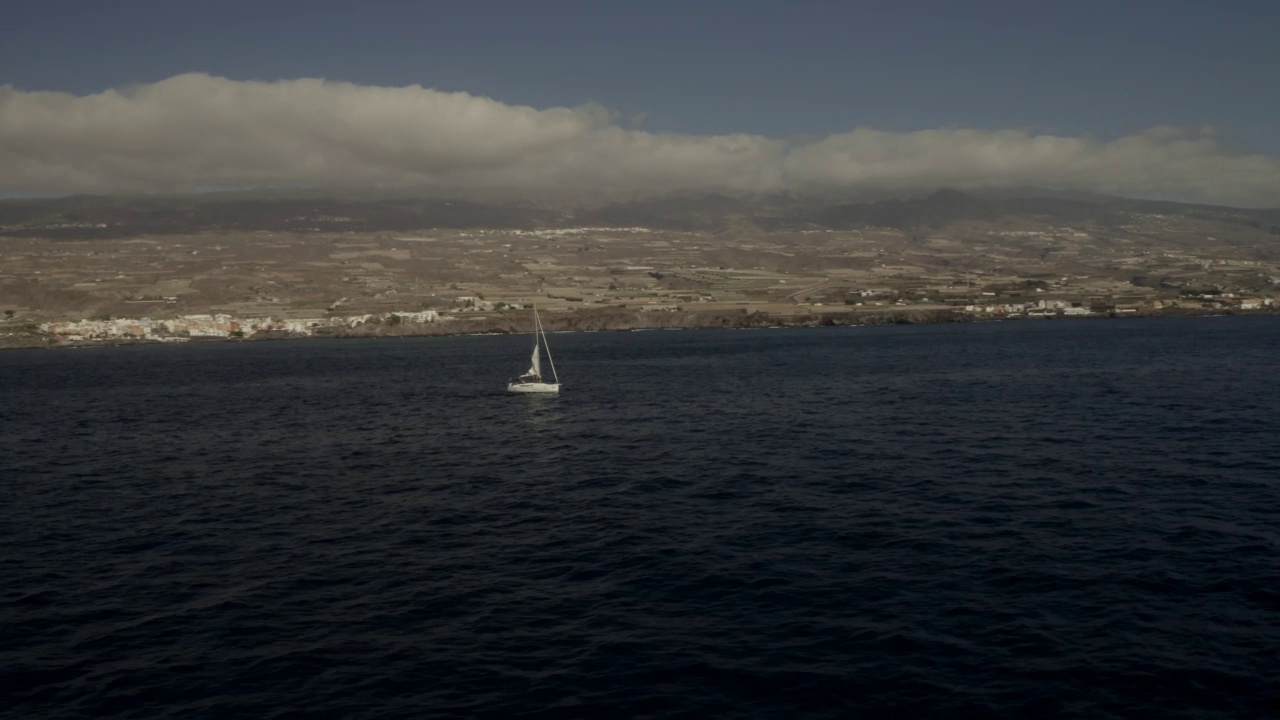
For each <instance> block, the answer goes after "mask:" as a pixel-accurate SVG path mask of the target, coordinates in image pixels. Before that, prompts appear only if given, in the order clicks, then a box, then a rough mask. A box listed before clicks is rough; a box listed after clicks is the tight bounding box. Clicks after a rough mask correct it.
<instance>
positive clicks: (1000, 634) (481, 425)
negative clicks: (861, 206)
mask: <svg viewBox="0 0 1280 720" xmlns="http://www.w3.org/2000/svg"><path fill="white" fill-rule="evenodd" d="M549 339H550V344H551V349H552V352H553V353H554V359H555V363H556V369H557V370H558V371H559V375H560V378H561V380H562V382H563V383H564V388H563V391H562V392H561V394H560V395H559V396H546V395H509V394H507V393H506V392H504V388H505V382H506V381H507V379H508V378H510V377H513V376H515V375H517V374H518V373H519V372H521V371H522V370H524V369H525V366H526V364H527V361H528V351H529V347H530V345H531V340H530V338H529V337H528V336H524V337H520V336H472V337H439V338H405V339H394V340H391V339H383V340H377V339H368V340H310V341H289V342H242V343H189V344H185V345H165V346H121V347H102V348H91V349H76V350H58V351H35V350H22V351H19V350H15V351H8V352H4V353H0V373H3V375H2V377H3V384H2V385H0V473H2V475H0V476H2V477H3V480H2V481H0V483H2V484H0V487H2V488H3V495H2V499H3V502H2V503H0V715H3V716H4V717H6V718H24V719H25V718H87V717H108V716H109V717H119V718H183V719H188V718H223V717H260V718H295V717H296V718H330V717H332V718H337V717H342V718H397V717H404V718H437V717H440V718H443V717H460V718H471V717H522V718H594V717H609V718H614V717H649V718H708V717H716V718H780V717H783V718H790V717H806V718H808V717H812V718H825V717H833V718H834V717H841V718H844V717H883V716H901V717H1009V718H1027V717H1089V718H1122V717H1123V718H1131V717H1175V716H1176V717H1189V718H1239V717H1260V716H1264V715H1274V714H1280V681H1278V680H1277V677H1280V671H1278V670H1277V668H1278V667H1280V443H1277V440H1278V439H1280V370H1278V368H1280V365H1278V364H1277V358H1278V356H1280V318H1276V317H1261V318H1239V317H1222V318H1194V319H1191V318H1188V319H1151V320H1144V319H1125V320H1109V321H1087V320H1086V321H1042V322H1030V321H1023V322H1002V323H986V324H967V325H929V326H906V325H895V326H879V327H851V328H804V329H771V330H749V331H715V330H697V331H673V332H665V331H650V332H632V333H578V334H572V333H561V334H552V335H550V336H549Z"/></svg>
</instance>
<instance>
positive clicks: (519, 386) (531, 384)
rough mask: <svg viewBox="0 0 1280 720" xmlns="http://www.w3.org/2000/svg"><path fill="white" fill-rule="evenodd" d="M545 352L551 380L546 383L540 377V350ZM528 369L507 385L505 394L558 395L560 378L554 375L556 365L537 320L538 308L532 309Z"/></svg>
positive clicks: (544, 332) (540, 322) (540, 324)
mask: <svg viewBox="0 0 1280 720" xmlns="http://www.w3.org/2000/svg"><path fill="white" fill-rule="evenodd" d="M544 348H545V349H546V351H547V362H549V363H551V379H552V382H547V381H546V379H545V378H543V377H542V361H541V359H540V357H539V356H540V355H541V352H540V351H541V350H542V349H544ZM529 363H530V364H529V369H528V370H527V371H525V374H523V375H521V376H520V377H518V378H516V379H515V380H512V381H511V382H509V383H507V392H518V393H558V392H560V378H559V376H557V375H556V363H555V361H554V360H552V359H551V346H550V345H548V344H547V333H546V331H545V330H543V329H542V321H541V320H539V319H538V306H537V305H535V306H534V307H533V358H532V359H531V360H530V361H529Z"/></svg>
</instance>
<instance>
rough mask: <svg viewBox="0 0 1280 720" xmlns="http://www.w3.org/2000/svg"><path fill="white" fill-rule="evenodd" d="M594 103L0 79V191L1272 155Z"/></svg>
mask: <svg viewBox="0 0 1280 720" xmlns="http://www.w3.org/2000/svg"><path fill="white" fill-rule="evenodd" d="M638 126H639V123H634V122H624V123H623V124H619V121H618V118H617V117H616V116H615V115H614V114H612V113H610V112H609V111H608V110H606V109H605V108H602V107H599V106H596V105H586V106H582V107H577V108H550V109H545V110H538V109H535V108H531V107H522V106H514V105H507V104H504V103H501V102H497V101H495V100H491V99H488V98H483V97H477V96H474V95H469V94H466V93H449V92H441V91H438V90H432V89H427V88H422V87H419V86H416V85H415V86H410V87H398V88H388V87H371V86H362V85H354V84H350V83H340V82H327V81H323V80H316V79H302V80H284V81H278V82H242V81H235V80H228V79H226V78H220V77H211V76H209V75H202V74H188V75H179V76H175V77H172V78H169V79H167V80H163V81H161V82H157V83H153V84H146V85H137V86H132V87H128V88H122V89H116V90H108V91H106V92H103V93H99V94H96V95H87V96H74V95H70V94H67V93H56V92H27V91H22V90H18V89H15V88H14V87H12V86H4V87H0V190H2V191H4V192H7V193H11V194H12V193H56V192H99V193H126V192H138V191H145V192H183V191H191V190H195V189H198V188H207V187H243V186H303V185H305V186H318V185H319V186H334V187H355V188H365V189H368V188H386V189H394V188H412V189H424V190H440V191H447V192H451V193H457V194H464V195H465V194H467V193H473V192H474V193H479V192H485V193H502V194H506V195H510V196H525V195H537V196H547V195H561V196H566V197H574V196H593V197H600V196H614V197H622V196H636V195H645V194H651V193H659V192H669V191H673V190H682V189H688V190H720V191H740V192H767V191H778V190H792V191H824V192H826V191H840V190H861V189H876V190H881V189H907V188H933V187H941V186H948V187H959V188H965V187H973V186H998V185H1028V184H1031V185H1043V186H1052V187H1062V188H1073V189H1081V190H1092V191H1098V192H1110V193H1116V194H1121V195H1131V196H1159V197H1169V198H1176V199H1183V200H1192V201H1202V202H1218V203H1226V204H1237V205H1274V204H1276V202H1277V198H1280V161H1277V160H1276V159H1275V158H1270V157H1266V156H1260V155H1244V154H1239V153H1235V152H1231V151H1229V150H1228V149H1226V148H1224V147H1223V146H1222V145H1221V144H1220V143H1219V142H1218V141H1217V140H1216V138H1215V137H1214V133H1213V132H1212V130H1211V129H1203V128H1201V129H1179V128H1168V127H1159V128H1153V129H1151V130H1147V131H1145V132H1141V133H1138V134H1135V135H1130V136H1126V137H1122V138H1119V139H1117V140H1112V141H1109V142H1103V141H1099V140H1095V139H1090V138H1077V137H1059V136H1053V135H1037V134H1034V133H1031V132H1028V131H1025V130H1000V131H988V130H973V129H940V130H927V131H921V132H909V133H894V132H885V131H879V130H874V129H869V128H858V129H854V130H851V131H850V132H846V133H840V134H835V135H830V136H827V137H824V138H819V139H806V140H802V141H787V140H780V139H772V138H767V137H763V136H759V135H751V134H733V135H682V134H673V133H654V132H646V131H643V130H640V129H637V128H638Z"/></svg>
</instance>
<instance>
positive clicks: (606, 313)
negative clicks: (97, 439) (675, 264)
mask: <svg viewBox="0 0 1280 720" xmlns="http://www.w3.org/2000/svg"><path fill="white" fill-rule="evenodd" d="M1275 314H1277V313H1276V312H1275V311H1272V310H1267V311H1252V312H1234V311H1230V310H1228V311H1222V310H1216V311H1214V310H1192V309H1165V310H1162V311H1150V312H1144V313H1128V314H1123V315H1122V314H1116V313H1108V314H1093V315H1084V316H1074V317H1071V316H1061V315H1058V316H1054V315H1048V316H1025V315H1012V316H991V315H977V314H974V313H969V312H964V311H962V310H952V309H893V310H875V311H871V310H831V311H826V312H803V313H795V314H787V315H781V314H771V313H768V312H763V311H753V310H748V309H746V308H743V309H741V310H737V311H710V312H707V311H704V312H698V311H687V310H681V311H674V312H645V311H640V310H629V309H623V308H601V309H592V310H573V311H569V312H564V313H548V314H545V315H544V316H543V324H544V325H545V326H546V329H547V330H548V331H549V332H627V331H634V330H694V329H729V330H734V329H736V330H745V329H760V328H782V327H848V326H859V325H932V324H942V323H978V322H996V321H1020V322H1035V321H1057V320H1099V319H1109V318H1117V317H1209V316H1247V315H1275ZM9 330H10V331H8V332H3V333H0V349H22V348H27V349H31V348H49V349H52V348H72V347H101V346H107V345H157V344H166V342H165V341H162V340H156V339H149V338H148V339H126V338H112V339H106V340H79V339H74V340H68V339H59V338H55V337H53V336H51V335H49V334H47V333H44V332H41V331H39V330H38V329H37V328H35V327H34V326H30V325H28V326H26V327H24V328H18V329H13V328H10V329H9ZM15 330H16V331H15ZM528 331H529V329H528V318H527V316H526V315H525V314H524V313H520V312H511V313H501V314H493V315H483V316H468V317H454V318H451V319H448V320H441V321H437V322H430V323H368V324H364V325H360V326H357V327H352V328H347V327H331V328H320V329H318V330H317V331H315V332H313V333H311V334H307V335H303V334H298V333H292V332H280V331H264V332H257V333H253V334H251V335H246V336H244V337H227V338H221V337H199V338H190V339H188V338H172V339H170V340H169V342H252V341H265V340H305V339H312V338H393V337H431V336H452V335H493V334H522V333H527V332H528Z"/></svg>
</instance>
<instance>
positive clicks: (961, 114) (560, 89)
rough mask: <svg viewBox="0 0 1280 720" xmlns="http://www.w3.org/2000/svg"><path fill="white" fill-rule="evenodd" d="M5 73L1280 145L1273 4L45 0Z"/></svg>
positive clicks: (687, 118)
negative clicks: (417, 92)
mask: <svg viewBox="0 0 1280 720" xmlns="http://www.w3.org/2000/svg"><path fill="white" fill-rule="evenodd" d="M14 4H16V3H10V4H8V7H7V9H5V10H3V11H0V19H3V22H0V68H2V70H0V82H3V83H11V84H14V85H16V86H18V87H20V88H23V89H28V90H36V89H48V90H65V91H70V92H73V93H77V94H83V93H90V92H97V91H101V90H104V89H106V88H109V87H115V86H120V85H124V84H128V83H135V82H151V81H156V80H160V79H163V78H165V77H169V76H171V75H176V74H179V73H183V72H189V71H199V72H207V73H210V74H214V75H222V76H226V77H229V78H232V79H260V80H274V79H280V78H297V77H324V78H328V79H335V80H347V81H352V82H356V83H360V84H379V85H406V84H413V83H417V84H421V85H423V86H426V87H435V88H439V89H444V90H463V91H467V92H470V93H474V94H479V95H485V96H489V97H493V98H495V99H498V100H501V101H503V102H506V103H513V104H528V105H532V106H534V107H539V108H545V107H550V106H558V105H566V106H574V105H579V104H582V103H585V102H588V101H594V102H598V103H600V104H602V105H604V106H606V107H609V108H612V109H614V110H617V111H619V112H621V113H623V114H624V115H625V116H633V115H639V114H644V123H645V126H646V127H649V128H651V129H654V130H661V131H678V132H694V133H716V132H733V131H746V132H756V133H762V134H766V135H770V136H789V135H794V134H803V133H813V134H825V133H830V132H835V131H840V130H846V129H849V128H852V127H855V126H859V125H870V126H873V127H877V128H880V129H885V130H895V131H900V130H918V129H924V128H935V127H947V126H971V127H979V128H1006V127H1034V128H1041V129H1046V130H1050V131H1055V132H1062V133H1067V134H1072V135H1076V134H1082V133H1090V134H1094V135H1098V136H1101V137H1113V136H1117V135H1122V134H1126V133H1130V132H1133V131H1135V130H1139V129H1142V128H1145V127H1150V126H1153V125H1158V124H1162V123H1172V124H1193V125H1198V124H1203V123H1215V124H1220V125H1222V126H1224V128H1225V130H1226V131H1228V133H1229V134H1228V135H1227V137H1228V138H1229V139H1230V141H1231V142H1232V143H1233V144H1235V145H1238V146H1241V147H1242V148H1243V149H1246V150H1251V151H1254V152H1264V153H1267V154H1273V155H1276V154H1280V80H1278V79H1277V76H1278V75H1280V42H1277V40H1276V32H1277V30H1278V29H1280V3H1264V2H1252V3H1241V2H1235V3H1232V2H1224V3H1208V2H1203V1H1200V2H1186V1H1183V0H1170V1H1168V2H1123V1H1118V2H1089V1H1087V0H1086V1H1083V2H1075V3H1037V2H943V1H938V0H930V1H925V2H889V3H886V2H870V3H856V2H787V3H783V2H752V1H750V0H743V1H738V2H730V1H710V2H698V1H696V0H688V1H686V2H667V1H664V0H650V1H648V2H633V3H613V2H604V1H597V2H564V1H549V2H548V1H544V2H528V0H522V1H519V2H492V1H488V2H486V1H483V0H475V1H473V2H429V1H427V2H423V1H421V0H419V1H417V2H364V3H356V2H335V1H333V0H307V1H305V2H300V1H296V0H284V1H280V2H271V1H266V0H260V1H259V2H243V1H241V0H230V1H224V2H217V3H185V2H174V1H172V0H168V1H163V2H157V1H152V0H138V1H134V2H129V1H128V0H124V1H118V2H110V1H107V0H93V1H85V0H61V1H59V0H43V1H41V2H25V3H21V4H20V7H17V8H14V7H13V5H14Z"/></svg>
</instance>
